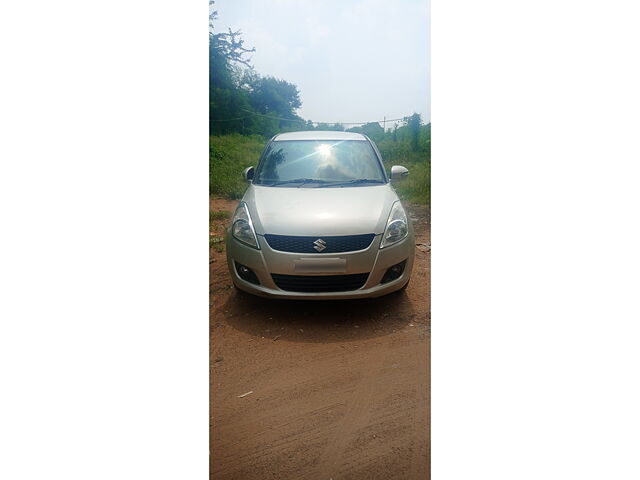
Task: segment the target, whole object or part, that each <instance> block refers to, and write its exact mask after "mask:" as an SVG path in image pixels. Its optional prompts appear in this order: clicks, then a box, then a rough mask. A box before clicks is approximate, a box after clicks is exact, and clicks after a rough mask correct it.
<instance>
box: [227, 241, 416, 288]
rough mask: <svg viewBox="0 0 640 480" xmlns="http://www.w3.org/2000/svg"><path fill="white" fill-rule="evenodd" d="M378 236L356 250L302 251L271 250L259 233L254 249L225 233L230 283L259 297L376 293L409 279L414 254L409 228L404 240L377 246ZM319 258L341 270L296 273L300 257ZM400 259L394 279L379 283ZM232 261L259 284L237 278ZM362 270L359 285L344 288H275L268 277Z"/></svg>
mask: <svg viewBox="0 0 640 480" xmlns="http://www.w3.org/2000/svg"><path fill="white" fill-rule="evenodd" d="M381 237H382V236H381V235H376V237H375V238H374V239H373V242H372V243H371V245H370V246H369V247H368V248H367V249H365V250H360V251H357V252H345V253H328V254H305V253H291V252H280V251H276V250H273V249H272V248H271V247H269V244H268V243H267V242H266V241H265V239H264V237H263V236H261V235H258V243H259V244H260V250H257V249H255V248H251V247H248V246H246V245H244V244H242V243H240V242H238V241H237V240H236V239H235V238H233V236H232V235H231V234H230V233H227V239H226V250H227V264H228V266H229V273H230V274H231V278H232V280H233V283H234V284H235V286H236V287H237V288H239V289H241V290H244V291H245V292H249V293H252V294H254V295H260V296H263V297H272V298H287V299H298V300H336V299H352V298H373V297H379V296H382V295H386V294H388V293H392V292H395V291H397V290H399V289H401V288H402V287H403V286H404V285H405V284H406V283H407V282H408V281H409V278H410V277H411V270H412V268H413V261H414V256H415V240H414V236H413V231H410V232H409V235H408V236H407V238H405V239H404V240H402V241H400V242H398V243H397V244H395V245H392V246H389V247H386V248H383V249H380V241H381ZM322 260H327V263H328V264H329V263H333V264H336V263H340V264H342V265H343V267H342V270H341V271H335V270H331V269H332V268H334V267H328V268H329V270H326V271H322V270H317V269H316V270H317V271H314V272H313V273H300V271H299V270H298V268H299V266H300V263H301V261H302V262H304V261H307V262H309V261H321V263H322ZM329 260H330V261H329ZM403 260H406V261H407V263H406V265H405V268H404V272H403V273H402V275H401V276H400V277H398V278H397V279H395V280H392V281H390V282H388V283H384V284H381V283H380V281H381V280H382V277H383V275H384V274H385V272H386V271H387V269H388V268H389V267H391V266H393V265H395V264H397V263H400V262H402V261H403ZM235 262H238V263H240V264H242V265H245V266H246V267H248V268H250V269H251V270H253V272H254V273H255V274H256V276H257V277H258V280H259V281H260V285H255V284H253V283H250V282H247V281H246V280H243V279H242V278H240V276H239V275H238V272H237V271H236V267H235ZM365 272H368V273H369V276H368V278H367V281H366V282H365V284H364V285H363V286H362V288H359V289H357V290H351V291H346V292H313V293H309V292H292V291H286V290H282V289H280V288H278V286H277V285H276V284H275V282H274V281H273V278H272V277H271V274H272V273H273V274H282V275H303V274H304V275H336V274H356V273H365Z"/></svg>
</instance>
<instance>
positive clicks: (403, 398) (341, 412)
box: [210, 199, 431, 480]
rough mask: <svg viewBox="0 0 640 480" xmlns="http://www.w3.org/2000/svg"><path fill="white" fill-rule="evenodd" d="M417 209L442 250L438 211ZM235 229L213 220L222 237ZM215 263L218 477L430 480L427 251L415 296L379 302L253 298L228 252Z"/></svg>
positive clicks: (420, 234) (419, 260) (423, 239)
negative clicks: (232, 274)
mask: <svg viewBox="0 0 640 480" xmlns="http://www.w3.org/2000/svg"><path fill="white" fill-rule="evenodd" d="M235 204H236V202H230V201H227V200H222V199H213V200H212V204H211V210H212V211H229V212H233V209H234V208H235ZM408 208H409V212H410V216H411V217H413V218H414V220H415V222H414V226H415V230H416V235H417V239H416V242H419V243H422V244H425V245H430V228H429V224H430V222H429V216H428V212H427V210H426V209H425V208H424V207H419V206H411V205H409V206H408ZM220 216H222V214H220ZM227 222H228V220H214V221H212V224H211V232H212V237H214V238H215V237H218V236H221V235H222V229H223V225H224V224H226V223H227ZM210 262H211V263H210V274H211V278H210V283H211V285H210V298H211V300H210V304H212V306H211V317H210V346H211V377H210V378H211V397H210V399H211V400H210V401H211V442H210V445H211V470H210V472H211V478H213V479H215V480H227V479H238V480H253V479H261V480H262V479H279V480H284V479H309V480H315V479H320V480H330V479H333V480H339V479H426V478H429V464H430V445H429V438H430V434H429V429H430V421H429V403H430V373H429V372H430V336H431V335H430V314H429V312H430V302H429V298H430V288H431V285H430V251H429V249H428V248H427V247H422V246H421V247H420V248H419V249H418V250H417V252H416V263H415V265H414V271H413V276H412V280H411V284H410V285H409V288H407V290H406V291H405V292H404V293H398V294H392V295H388V296H386V297H382V298H378V299H371V300H353V301H331V302H303V301H295V302H291V301H281V300H269V299H263V298H258V297H253V296H251V295H241V294H239V293H238V292H236V291H235V289H234V288H233V286H232V283H231V280H230V278H229V275H228V272H227V267H226V260H225V254H224V251H223V244H221V243H216V242H215V241H214V243H212V248H211V260H210ZM248 392H252V393H250V394H249V395H246V396H243V397H242V398H239V397H240V396H241V395H243V394H246V393H248Z"/></svg>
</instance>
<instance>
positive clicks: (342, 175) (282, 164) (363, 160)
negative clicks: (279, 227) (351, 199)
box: [253, 140, 386, 188]
mask: <svg viewBox="0 0 640 480" xmlns="http://www.w3.org/2000/svg"><path fill="white" fill-rule="evenodd" d="M385 181H386V180H385V177H384V171H383V169H382V167H381V165H380V162H379V161H378V157H377V156H376V154H375V152H374V151H373V148H372V147H371V145H370V143H369V142H367V141H362V140H344V141H336V140H324V141H321V140H287V141H274V142H271V144H270V145H269V147H268V149H267V151H266V152H265V154H264V157H263V158H262V160H261V161H260V163H259V165H258V167H257V169H256V172H255V175H254V178H253V183H254V184H256V185H268V186H280V185H282V186H287V187H302V186H304V187H315V188H317V187H331V186H361V185H373V184H380V183H385Z"/></svg>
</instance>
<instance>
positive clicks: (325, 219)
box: [243, 184, 398, 236]
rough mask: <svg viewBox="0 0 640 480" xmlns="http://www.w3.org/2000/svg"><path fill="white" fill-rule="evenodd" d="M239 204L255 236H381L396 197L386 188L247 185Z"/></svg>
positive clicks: (386, 186) (392, 191) (393, 192)
mask: <svg viewBox="0 0 640 480" xmlns="http://www.w3.org/2000/svg"><path fill="white" fill-rule="evenodd" d="M243 200H244V201H245V202H246V203H247V205H248V207H249V213H250V214H251V220H252V221H253V225H254V228H255V230H256V233H257V234H258V235H264V234H274V235H298V236H307V235H318V236H320V235H324V236H328V235H357V234H364V233H375V234H381V233H383V232H384V229H385V227H386V222H387V218H388V217H389V212H390V211H391V206H392V205H393V203H394V202H395V201H396V200H398V196H397V195H396V192H395V191H394V190H393V188H392V187H391V186H390V185H389V184H385V185H375V186H361V187H332V188H295V187H293V188H288V187H284V188H282V187H264V186H259V185H250V186H249V188H248V189H247V192H246V193H245V195H244V198H243Z"/></svg>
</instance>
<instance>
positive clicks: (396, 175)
mask: <svg viewBox="0 0 640 480" xmlns="http://www.w3.org/2000/svg"><path fill="white" fill-rule="evenodd" d="M408 175H409V170H407V169H406V168H404V167H401V166H400V165H394V166H393V167H391V180H400V179H401V178H405V177H407V176H408Z"/></svg>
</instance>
